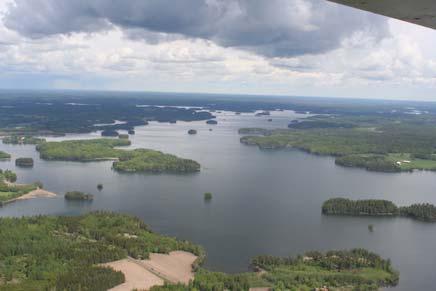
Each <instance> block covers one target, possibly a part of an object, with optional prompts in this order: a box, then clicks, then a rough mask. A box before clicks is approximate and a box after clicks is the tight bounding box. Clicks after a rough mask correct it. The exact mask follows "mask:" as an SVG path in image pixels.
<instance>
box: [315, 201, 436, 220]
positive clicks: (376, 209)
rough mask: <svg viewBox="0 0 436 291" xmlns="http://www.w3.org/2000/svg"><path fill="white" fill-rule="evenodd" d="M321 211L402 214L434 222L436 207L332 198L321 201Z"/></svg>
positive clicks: (340, 213) (332, 212)
mask: <svg viewBox="0 0 436 291" xmlns="http://www.w3.org/2000/svg"><path fill="white" fill-rule="evenodd" d="M322 213H323V214H325V215H345V216H404V217H410V218H413V219H416V220H421V221H427V222H436V207H435V206H434V205H432V204H428V203H421V204H412V205H410V206H401V207H398V206H397V205H395V204H394V203H393V202H391V201H388V200H377V199H368V200H350V199H346V198H333V199H329V200H327V201H325V202H324V203H323V205H322Z"/></svg>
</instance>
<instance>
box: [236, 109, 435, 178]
mask: <svg viewBox="0 0 436 291" xmlns="http://www.w3.org/2000/svg"><path fill="white" fill-rule="evenodd" d="M434 122H436V117H435V116H433V115H410V114H403V115H371V116H359V115H347V116H342V115H341V116H339V115H333V116H331V115H329V116H313V117H310V118H307V119H304V120H303V121H299V122H297V123H291V125H292V126H290V127H291V128H289V129H276V130H261V129H257V128H255V129H249V128H248V129H247V128H245V129H240V130H239V132H240V134H243V135H244V136H243V137H241V143H244V144H246V145H256V146H258V147H259V148H261V149H283V148H296V149H300V150H303V151H306V152H309V153H313V154H319V155H330V156H334V157H335V163H336V164H337V165H340V166H345V167H358V168H364V169H367V170H369V171H379V172H400V171H411V170H415V169H416V170H436V128H435V127H434ZM296 124H298V125H299V126H297V125H296ZM294 125H295V126H294ZM254 134H255V135H254Z"/></svg>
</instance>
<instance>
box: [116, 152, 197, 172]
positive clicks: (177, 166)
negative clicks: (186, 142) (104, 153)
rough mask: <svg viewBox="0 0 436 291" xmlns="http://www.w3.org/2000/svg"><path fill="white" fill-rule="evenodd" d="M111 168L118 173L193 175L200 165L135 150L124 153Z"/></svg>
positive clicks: (191, 161)
mask: <svg viewBox="0 0 436 291" xmlns="http://www.w3.org/2000/svg"><path fill="white" fill-rule="evenodd" d="M113 168H114V169H115V170H116V171H120V172H152V173H193V172H198V171H200V164H199V163H197V162H196V161H194V160H190V159H182V158H179V157H177V156H174V155H170V154H165V153H162V152H160V151H155V150H148V149H136V150H133V151H125V152H124V153H123V154H122V155H121V156H120V159H119V161H115V162H114V163H113Z"/></svg>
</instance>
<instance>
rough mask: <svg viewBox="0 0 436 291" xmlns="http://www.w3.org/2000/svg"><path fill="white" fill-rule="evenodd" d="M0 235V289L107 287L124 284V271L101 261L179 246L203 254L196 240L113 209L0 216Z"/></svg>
mask: <svg viewBox="0 0 436 291" xmlns="http://www.w3.org/2000/svg"><path fill="white" fill-rule="evenodd" d="M0 241H1V242H2V243H1V244H0V261H1V262H2V263H1V264H0V278H1V280H0V290H2V289H7V290H54V289H55V288H56V290H90V291H91V290H107V289H109V288H111V287H114V286H116V285H118V284H121V283H122V282H123V281H124V276H122V274H120V273H119V272H115V271H113V270H112V269H107V268H103V267H96V265H98V264H100V263H106V262H111V261H115V260H119V259H122V258H125V257H127V255H130V256H132V257H134V258H137V259H146V258H148V255H149V253H150V252H158V253H167V252H170V251H174V250H184V251H189V252H192V253H194V254H196V255H198V256H200V257H201V258H204V252H203V250H202V249H201V248H200V247H199V246H197V245H194V244H192V243H190V242H187V241H179V240H177V239H175V238H171V237H167V236H162V235H159V234H156V233H153V232H151V231H150V230H149V229H148V227H147V226H146V225H145V224H144V223H143V222H142V221H141V220H139V219H137V218H134V217H131V216H128V215H122V214H115V213H109V212H96V213H91V214H87V215H84V216H75V217H71V216H58V217H53V216H35V217H23V218H0ZM29 286H30V287H29ZM36 286H38V288H36ZM26 288H27V289H26Z"/></svg>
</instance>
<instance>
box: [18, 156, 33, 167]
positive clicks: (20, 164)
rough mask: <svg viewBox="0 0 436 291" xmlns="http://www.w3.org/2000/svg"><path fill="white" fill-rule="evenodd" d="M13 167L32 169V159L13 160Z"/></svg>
mask: <svg viewBox="0 0 436 291" xmlns="http://www.w3.org/2000/svg"><path fill="white" fill-rule="evenodd" d="M15 165H16V166H17V167H22V168H32V167H33V159H32V158H17V159H16V160H15Z"/></svg>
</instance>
